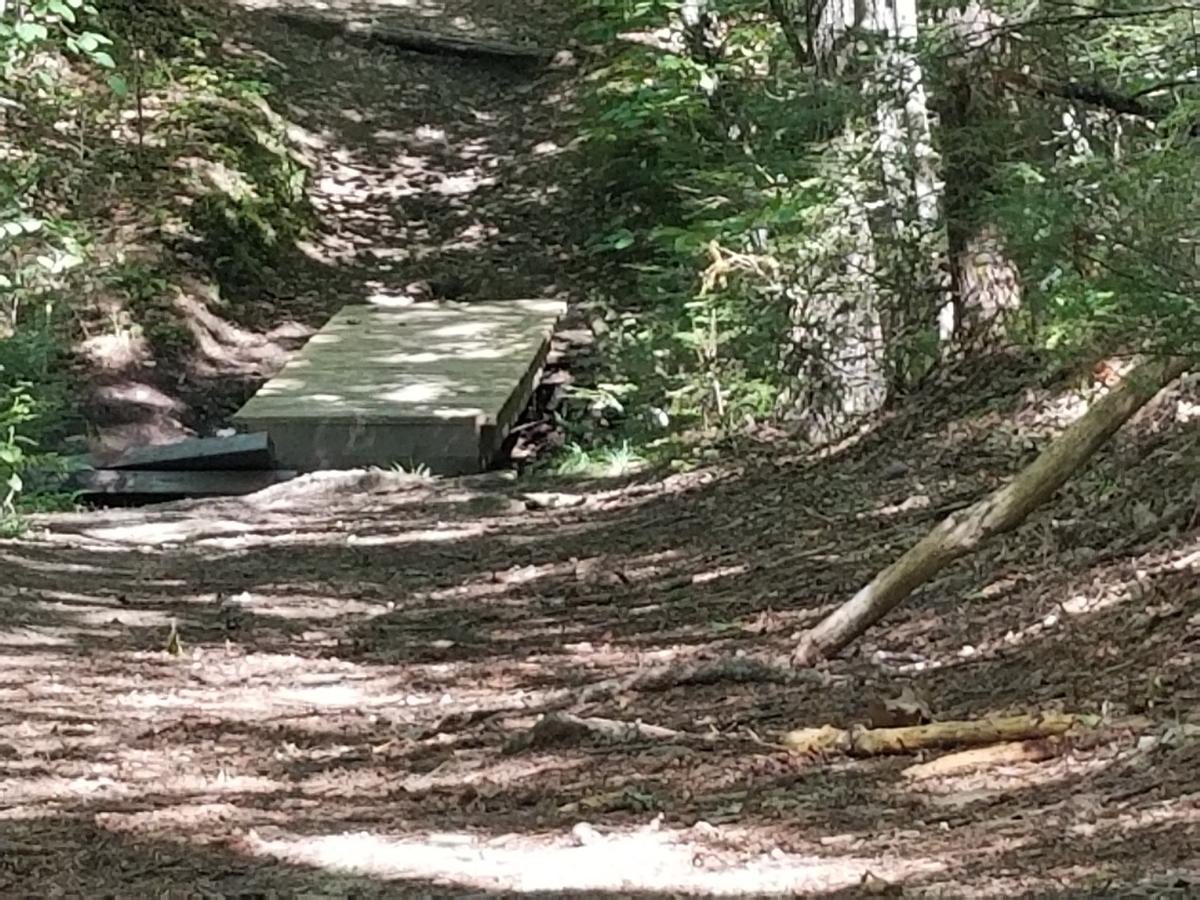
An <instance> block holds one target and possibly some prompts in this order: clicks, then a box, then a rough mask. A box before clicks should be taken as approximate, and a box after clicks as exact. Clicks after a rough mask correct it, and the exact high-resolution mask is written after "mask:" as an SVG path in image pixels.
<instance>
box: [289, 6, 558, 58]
mask: <svg viewBox="0 0 1200 900" xmlns="http://www.w3.org/2000/svg"><path fill="white" fill-rule="evenodd" d="M271 15H272V16H273V17H274V18H275V19H277V20H278V21H281V22H283V23H284V24H286V25H290V26H292V27H294V28H298V29H300V30H302V31H304V32H306V33H308V34H311V35H314V36H316V37H326V38H327V37H342V38H346V39H347V40H356V41H359V42H362V43H378V44H384V45H386V46H389V47H395V48H396V49H399V50H411V51H414V52H417V53H434V54H441V55H449V56H466V57H483V58H492V59H505V60H510V61H515V62H525V63H548V62H549V61H550V60H551V59H552V58H553V56H554V51H552V50H547V49H545V48H544V47H534V46H530V45H528V44H513V43H509V42H507V41H497V40H492V39H490V38H478V37H472V36H470V35H466V34H448V33H445V32H436V31H424V30H420V29H415V28H403V27H401V26H398V25H384V24H382V23H379V22H363V21H353V20H351V21H346V20H343V19H337V18H333V17H331V16H323V15H320V14H315V13H307V12H298V11H296V10H276V11H274V12H272V13H271Z"/></svg>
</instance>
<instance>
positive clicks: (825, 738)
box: [782, 712, 1099, 756]
mask: <svg viewBox="0 0 1200 900" xmlns="http://www.w3.org/2000/svg"><path fill="white" fill-rule="evenodd" d="M1097 724H1099V720H1098V719H1097V718H1096V717H1095V716H1085V715H1074V714H1071V713H1059V712H1044V713H1033V714H1030V715H1022V716H1000V717H991V718H987V719H961V720H950V721H946V722H931V723H929V724H926V725H909V726H905V727H902V728H864V727H862V726H855V727H852V728H838V727H836V726H833V725H823V726H821V727H820V728H796V729H793V730H792V731H789V732H788V733H787V734H785V735H784V736H783V741H782V743H783V745H784V746H785V747H787V748H788V749H789V750H792V751H793V752H796V753H805V754H816V753H845V754H847V755H849V756H891V755H896V754H904V753H913V752H915V751H917V750H944V749H947V748H955V747H977V746H981V745H987V744H999V743H1006V742H1011V741H1026V740H1038V739H1042V738H1051V737H1060V736H1062V735H1065V734H1067V733H1068V732H1070V731H1072V730H1073V729H1078V730H1079V731H1080V732H1083V731H1085V730H1090V729H1094V728H1095V727H1096V725H1097Z"/></svg>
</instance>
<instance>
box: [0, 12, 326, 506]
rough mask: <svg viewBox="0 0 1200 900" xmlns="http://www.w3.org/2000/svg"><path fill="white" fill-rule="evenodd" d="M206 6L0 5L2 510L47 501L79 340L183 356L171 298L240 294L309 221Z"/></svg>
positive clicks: (288, 158)
mask: <svg viewBox="0 0 1200 900" xmlns="http://www.w3.org/2000/svg"><path fill="white" fill-rule="evenodd" d="M226 15H227V14H226V13H224V12H222V11H221V10H220V9H219V8H216V7H212V6H209V5H207V4H203V3H199V2H181V0H153V2H142V0H138V2H133V0H113V2H109V3H105V4H102V5H100V6H92V5H91V4H88V3H85V2H83V0H44V2H35V3H30V4H16V6H15V8H14V7H12V6H10V7H9V9H8V10H7V11H6V12H5V13H4V15H3V17H2V18H0V68H2V69H3V74H4V76H5V77H4V80H3V84H4V88H3V90H0V115H2V116H3V120H4V121H3V123H2V124H3V128H2V129H0V132H2V133H0V411H3V417H2V418H0V481H3V484H4V487H3V488H2V492H0V500H3V505H2V507H0V515H3V516H4V517H5V518H6V519H7V520H10V521H15V517H16V514H17V513H18V512H19V511H20V510H22V509H25V508H30V507H37V506H39V505H45V504H46V503H47V502H50V503H55V502H60V500H61V495H60V494H58V493H56V492H55V491H54V490H53V489H52V488H51V487H44V488H43V487H39V485H52V484H53V480H52V479H40V480H39V479H38V478H29V477H26V474H27V473H30V472H39V471H40V472H43V473H44V472H45V471H46V470H47V469H53V468H55V467H56V466H57V461H56V459H57V454H58V452H60V451H62V450H63V448H64V447H65V446H66V445H65V444H64V443H63V441H64V439H65V438H67V437H69V436H70V435H71V434H72V433H77V432H78V431H79V429H80V428H81V426H82V423H81V421H80V416H79V410H78V404H79V401H80V399H81V397H82V396H83V393H84V392H83V390H82V388H83V386H84V384H83V382H84V381H85V379H86V378H87V377H88V371H87V365H88V363H89V361H88V360H87V359H86V358H85V357H78V356H77V353H76V351H77V347H78V346H79V345H80V342H81V341H82V340H84V339H89V338H95V337H97V336H99V335H103V334H106V333H107V334H112V335H116V336H123V337H125V338H127V339H128V340H129V341H130V342H131V343H133V344H134V345H136V346H139V347H141V348H142V352H141V362H140V363H139V364H140V365H150V366H153V365H155V364H156V361H161V360H179V359H181V358H186V356H187V354H188V352H189V351H190V350H191V349H192V342H193V338H192V335H191V332H190V331H189V329H188V328H187V327H186V325H185V323H184V321H183V318H182V316H181V314H180V312H179V310H178V308H177V306H176V299H177V298H178V297H179V296H180V295H181V294H183V293H185V292H187V291H189V290H193V288H192V287H191V286H192V285H194V284H195V283H196V282H197V281H198V282H199V283H201V284H211V285H213V286H214V288H213V289H212V290H211V291H209V292H208V297H209V299H212V300H213V302H219V303H221V304H222V314H223V315H226V316H228V317H229V318H231V319H233V320H235V321H239V322H244V323H253V322H255V321H257V320H259V319H260V318H261V313H260V310H259V309H258V307H257V303H256V301H257V300H258V298H259V297H260V296H261V293H262V292H263V291H269V289H270V285H271V283H272V280H273V278H274V275H275V271H276V269H277V267H278V266H280V265H281V264H282V261H283V260H284V259H286V258H287V256H288V254H290V253H292V252H293V248H294V244H295V241H296V240H297V239H298V238H299V237H300V236H302V235H303V234H304V233H305V231H306V229H307V227H308V224H309V222H310V219H311V216H310V212H309V210H308V208H307V206H306V203H305V192H304V189H305V174H306V173H305V168H304V165H303V162H302V160H301V159H300V158H299V157H298V156H297V155H296V154H295V153H294V152H293V151H292V150H291V148H290V147H289V146H288V144H287V142H286V138H285V131H286V123H284V122H283V120H282V119H281V118H280V117H279V115H278V114H276V113H275V112H274V111H273V110H272V108H271V107H270V103H269V94H270V91H269V88H268V87H267V83H266V79H265V77H264V74H265V71H264V68H263V65H264V64H263V63H262V62H261V61H260V60H258V59H257V58H255V57H253V56H252V55H251V54H249V53H242V52H240V51H239V50H238V48H237V46H236V42H234V41H231V40H228V35H229V32H230V22H229V21H227V20H226V18H225V17H226Z"/></svg>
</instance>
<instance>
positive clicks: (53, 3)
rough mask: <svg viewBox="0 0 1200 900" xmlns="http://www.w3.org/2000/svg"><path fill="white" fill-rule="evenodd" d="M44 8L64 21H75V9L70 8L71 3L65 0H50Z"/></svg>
mask: <svg viewBox="0 0 1200 900" xmlns="http://www.w3.org/2000/svg"><path fill="white" fill-rule="evenodd" d="M46 8H47V9H49V10H50V12H52V13H54V14H55V15H56V16H59V17H60V18H61V19H62V20H63V21H64V22H70V23H72V24H74V23H75V10H73V9H72V8H71V5H70V4H69V3H67V2H66V0H50V2H49V3H48V4H47V6H46Z"/></svg>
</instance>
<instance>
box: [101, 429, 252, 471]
mask: <svg viewBox="0 0 1200 900" xmlns="http://www.w3.org/2000/svg"><path fill="white" fill-rule="evenodd" d="M83 463H84V465H85V466H87V467H88V468H92V469H140V470H144V471H147V472H209V471H224V472H228V471H234V470H236V471H251V470H263V469H272V468H274V466H275V448H274V447H273V446H272V445H271V438H270V437H269V436H268V435H267V434H266V432H256V433H254V434H235V435H232V436H230V437H212V438H189V439H188V440H185V441H177V442H175V443H173V444H156V445H150V446H144V447H130V448H129V449H128V450H124V451H122V452H121V453H118V454H116V455H115V456H106V455H104V454H100V453H97V454H93V455H92V456H91V457H88V458H87V459H85V460H84V461H83Z"/></svg>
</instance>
